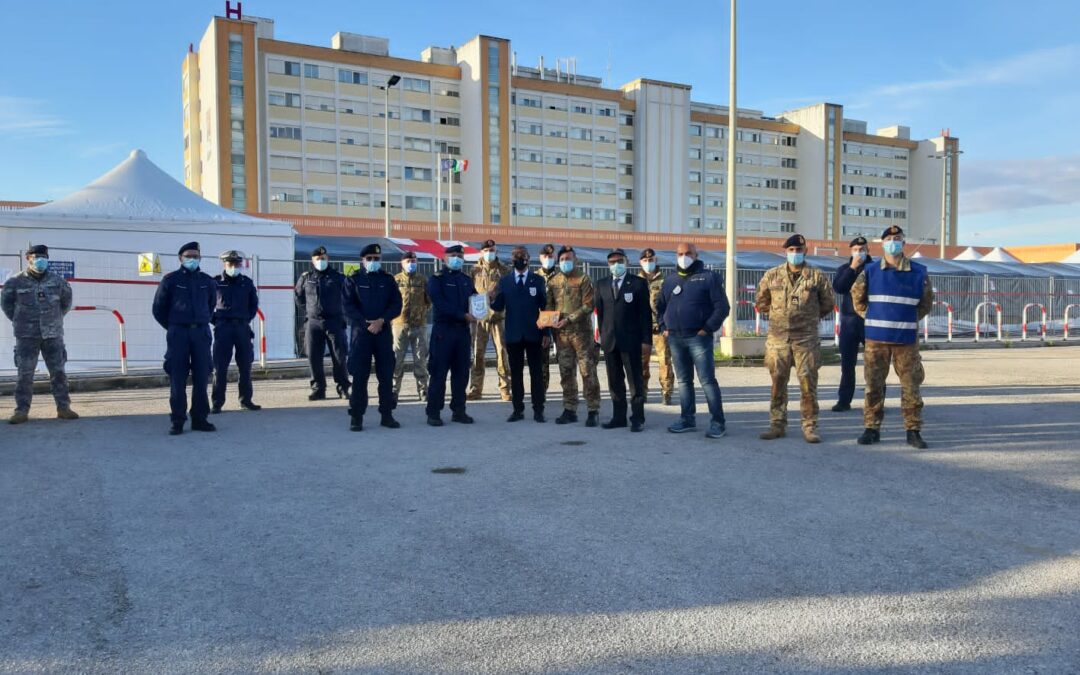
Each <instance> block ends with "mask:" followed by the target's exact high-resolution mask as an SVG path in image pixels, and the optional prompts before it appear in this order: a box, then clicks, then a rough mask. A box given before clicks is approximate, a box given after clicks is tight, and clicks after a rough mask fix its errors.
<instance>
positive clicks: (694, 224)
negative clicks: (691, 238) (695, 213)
mask: <svg viewBox="0 0 1080 675" xmlns="http://www.w3.org/2000/svg"><path fill="white" fill-rule="evenodd" d="M686 226H687V227H688V228H690V229H691V230H700V229H701V218H690V219H689V220H687V221H686Z"/></svg>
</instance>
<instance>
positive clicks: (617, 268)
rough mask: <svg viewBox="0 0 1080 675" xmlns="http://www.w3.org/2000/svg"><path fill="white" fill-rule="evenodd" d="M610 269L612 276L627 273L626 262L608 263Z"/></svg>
mask: <svg viewBox="0 0 1080 675" xmlns="http://www.w3.org/2000/svg"><path fill="white" fill-rule="evenodd" d="M608 269H609V270H611V276H613V277H621V276H622V275H624V274H626V263H621V262H617V263H611V264H610V265H608Z"/></svg>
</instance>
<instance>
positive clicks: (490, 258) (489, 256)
mask: <svg viewBox="0 0 1080 675" xmlns="http://www.w3.org/2000/svg"><path fill="white" fill-rule="evenodd" d="M484 260H485V261H486V262H489V263H493V262H495V251H484Z"/></svg>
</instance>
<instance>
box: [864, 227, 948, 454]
mask: <svg viewBox="0 0 1080 675" xmlns="http://www.w3.org/2000/svg"><path fill="white" fill-rule="evenodd" d="M881 248H882V250H883V251H884V252H885V255H884V256H883V257H882V259H881V262H880V263H874V264H872V265H867V266H866V267H865V268H864V269H863V271H862V273H861V274H859V277H858V278H857V279H856V280H855V285H854V286H852V287H851V302H852V304H854V305H855V311H856V312H858V313H859V316H861V317H863V318H864V319H865V325H866V328H865V330H866V346H865V348H864V349H863V364H864V370H865V373H864V376H863V377H864V380H865V382H864V387H865V389H866V400H865V402H864V404H863V422H864V424H865V426H866V429H865V430H864V431H863V433H862V435H861V436H859V445H870V444H871V443H877V442H878V441H880V440H881V420H882V419H883V418H884V417H885V378H886V377H887V376H888V375H889V365H890V363H891V364H892V366H893V368H895V369H896V374H897V375H898V376H899V377H900V409H901V411H902V412H903V415H904V428H905V429H907V443H908V445H910V446H912V447H913V448H917V449H919V450H922V449H924V448H926V441H924V440H923V438H922V408H923V400H922V396H921V395H920V394H919V385H921V384H922V381H923V377H924V373H923V366H922V357H921V356H920V355H919V344H918V332H919V320H920V319H922V318H923V317H924V316H926V315H927V314H929V313H930V309H931V308H932V307H933V305H934V289H933V287H932V286H931V285H930V275H929V274H928V273H927V270H926V267H925V266H924V265H921V264H919V263H917V262H915V261H914V260H911V259H910V258H908V257H907V256H905V255H904V231H903V230H902V229H900V228H899V227H898V226H896V225H893V226H892V227H889V228H888V229H886V230H885V231H884V232H883V233H882V234H881Z"/></svg>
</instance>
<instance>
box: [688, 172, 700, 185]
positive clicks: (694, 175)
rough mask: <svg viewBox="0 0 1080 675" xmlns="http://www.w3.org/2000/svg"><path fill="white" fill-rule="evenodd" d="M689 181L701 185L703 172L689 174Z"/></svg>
mask: <svg viewBox="0 0 1080 675" xmlns="http://www.w3.org/2000/svg"><path fill="white" fill-rule="evenodd" d="M687 180H689V181H690V182H691V183H700V182H701V172H700V171H691V172H690V174H689V177H688V178H687Z"/></svg>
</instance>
